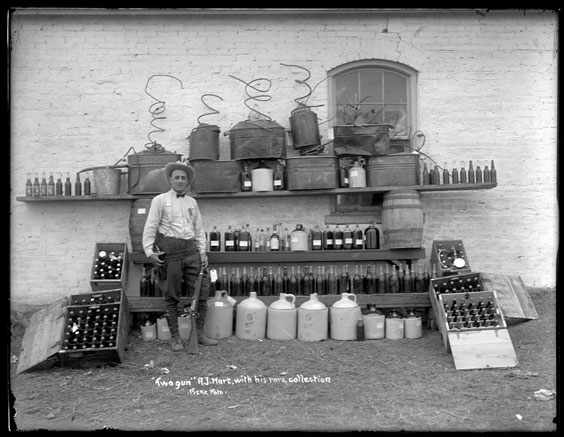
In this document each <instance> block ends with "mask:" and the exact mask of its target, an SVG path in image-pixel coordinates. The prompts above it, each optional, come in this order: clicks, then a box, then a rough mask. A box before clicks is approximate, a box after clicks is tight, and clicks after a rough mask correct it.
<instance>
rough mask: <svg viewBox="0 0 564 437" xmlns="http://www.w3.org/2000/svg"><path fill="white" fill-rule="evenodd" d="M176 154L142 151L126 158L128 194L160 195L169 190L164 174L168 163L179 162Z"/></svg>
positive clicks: (179, 157)
mask: <svg viewBox="0 0 564 437" xmlns="http://www.w3.org/2000/svg"><path fill="white" fill-rule="evenodd" d="M180 159H181V155H179V154H178V153H172V152H167V151H166V150H164V149H163V151H157V152H152V151H149V150H144V151H143V152H139V153H134V154H133V155H129V156H128V157H127V165H128V167H129V169H128V172H129V176H128V193H129V194H160V193H164V192H166V191H168V190H170V184H169V183H168V180H167V178H166V176H165V173H164V167H165V165H166V164H168V163H169V162H176V161H180Z"/></svg>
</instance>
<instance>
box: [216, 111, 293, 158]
mask: <svg viewBox="0 0 564 437" xmlns="http://www.w3.org/2000/svg"><path fill="white" fill-rule="evenodd" d="M225 135H229V140H230V143H231V159H234V160H246V159H278V158H284V157H285V156H286V134H285V132H284V128H283V127H282V126H280V125H279V124H278V123H276V122H275V121H269V120H253V121H250V120H247V121H241V122H239V123H237V124H236V125H235V126H233V127H232V128H231V130H229V131H227V132H225Z"/></svg>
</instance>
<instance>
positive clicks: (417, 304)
mask: <svg viewBox="0 0 564 437" xmlns="http://www.w3.org/2000/svg"><path fill="white" fill-rule="evenodd" d="M231 297H232V298H233V299H235V300H236V301H237V302H241V301H242V300H244V299H247V296H231ZM258 297H259V299H260V300H262V301H263V302H264V303H265V304H266V305H267V306H268V305H270V304H271V303H272V302H274V301H275V300H278V299H279V296H258ZM340 298H341V295H339V294H334V295H321V296H319V300H320V301H321V302H323V303H324V304H325V305H326V306H328V307H329V306H331V305H333V304H334V303H335V302H336V301H337V300H339V299H340ZM308 299H309V296H296V301H295V305H296V307H299V306H300V305H301V304H302V303H304V302H305V301H306V300H308ZM127 302H128V305H129V310H130V311H133V312H158V311H164V310H165V303H164V299H163V298H162V297H140V296H127ZM356 302H357V304H359V305H361V306H362V305H368V304H370V305H375V306H376V307H377V308H428V307H430V306H431V300H430V298H429V293H385V294H357V295H356ZM180 303H181V305H190V303H191V299H190V298H187V297H182V298H180Z"/></svg>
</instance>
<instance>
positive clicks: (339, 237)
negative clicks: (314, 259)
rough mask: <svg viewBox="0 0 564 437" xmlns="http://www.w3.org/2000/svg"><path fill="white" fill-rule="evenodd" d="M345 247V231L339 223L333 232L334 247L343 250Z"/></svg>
mask: <svg viewBox="0 0 564 437" xmlns="http://www.w3.org/2000/svg"><path fill="white" fill-rule="evenodd" d="M342 248H343V231H341V229H340V228H339V225H336V226H335V231H334V232H333V249H335V250H341V249H342Z"/></svg>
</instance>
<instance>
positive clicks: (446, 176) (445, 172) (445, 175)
mask: <svg viewBox="0 0 564 437" xmlns="http://www.w3.org/2000/svg"><path fill="white" fill-rule="evenodd" d="M443 184H450V175H449V173H448V168H447V163H446V162H445V167H444V168H443Z"/></svg>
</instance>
